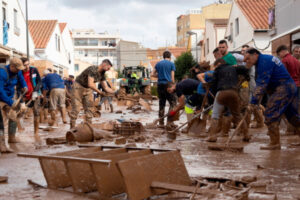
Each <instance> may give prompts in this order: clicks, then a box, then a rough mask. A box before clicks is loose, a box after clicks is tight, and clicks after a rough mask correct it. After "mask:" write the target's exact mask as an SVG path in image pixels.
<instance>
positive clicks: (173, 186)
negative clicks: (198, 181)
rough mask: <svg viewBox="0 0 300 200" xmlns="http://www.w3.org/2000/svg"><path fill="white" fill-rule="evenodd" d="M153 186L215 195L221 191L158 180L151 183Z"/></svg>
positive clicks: (154, 187)
mask: <svg viewBox="0 0 300 200" xmlns="http://www.w3.org/2000/svg"><path fill="white" fill-rule="evenodd" d="M151 188H153V189H164V190H171V191H176V192H186V193H196V194H210V195H215V194H218V193H220V192H218V191H217V190H211V189H201V188H197V190H196V187H194V186H186V185H179V184H170V183H163V182H157V181H154V182H152V183H151Z"/></svg>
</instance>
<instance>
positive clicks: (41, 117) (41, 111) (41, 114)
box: [40, 109, 45, 123]
mask: <svg viewBox="0 0 300 200" xmlns="http://www.w3.org/2000/svg"><path fill="white" fill-rule="evenodd" d="M44 120H45V119H44V109H41V110H40V123H44V122H45V121H44Z"/></svg>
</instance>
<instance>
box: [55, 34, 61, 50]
mask: <svg viewBox="0 0 300 200" xmlns="http://www.w3.org/2000/svg"><path fill="white" fill-rule="evenodd" d="M55 48H56V51H60V37H59V35H57V34H55Z"/></svg>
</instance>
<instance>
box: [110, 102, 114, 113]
mask: <svg viewBox="0 0 300 200" xmlns="http://www.w3.org/2000/svg"><path fill="white" fill-rule="evenodd" d="M109 107H110V112H111V113H113V112H114V108H113V105H112V104H109Z"/></svg>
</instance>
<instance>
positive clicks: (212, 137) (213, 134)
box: [206, 119, 219, 142]
mask: <svg viewBox="0 0 300 200" xmlns="http://www.w3.org/2000/svg"><path fill="white" fill-rule="evenodd" d="M218 121H219V120H218V119H212V120H211V123H210V128H209V131H208V138H207V139H206V141H207V142H216V141H217V139H218V138H217V133H218V132H217V131H218V123H219V122H218Z"/></svg>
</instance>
